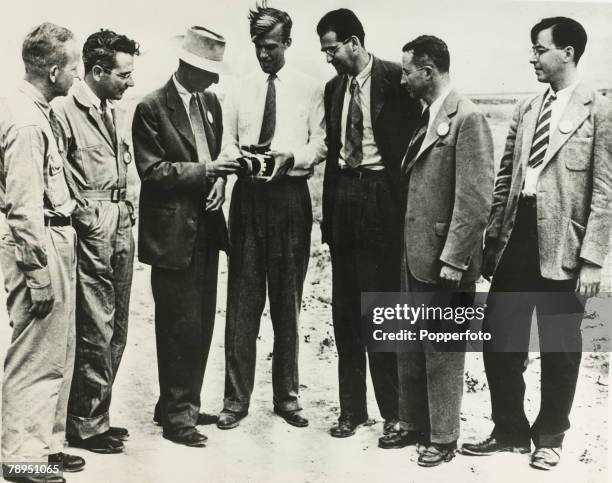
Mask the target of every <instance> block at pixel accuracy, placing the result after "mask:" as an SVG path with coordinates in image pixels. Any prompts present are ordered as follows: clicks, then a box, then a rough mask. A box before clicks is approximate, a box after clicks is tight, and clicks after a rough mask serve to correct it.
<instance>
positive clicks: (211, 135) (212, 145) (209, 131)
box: [198, 92, 217, 161]
mask: <svg viewBox="0 0 612 483" xmlns="http://www.w3.org/2000/svg"><path fill="white" fill-rule="evenodd" d="M198 97H199V99H200V103H201V104H202V109H203V111H204V112H202V121H203V122H204V132H205V133H206V143H207V144H208V150H209V152H210V156H211V161H212V160H213V158H214V154H213V153H214V152H215V150H216V145H217V140H216V137H215V131H214V130H213V128H212V126H211V123H210V119H209V118H208V116H211V119H212V113H211V111H210V109H209V108H208V106H207V105H206V96H204V93H203V92H198Z"/></svg>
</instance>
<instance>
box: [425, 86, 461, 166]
mask: <svg viewBox="0 0 612 483" xmlns="http://www.w3.org/2000/svg"><path fill="white" fill-rule="evenodd" d="M458 103H459V94H457V91H455V90H454V89H453V90H452V91H450V93H449V94H448V96H446V99H444V102H443V103H442V107H440V110H439V111H438V114H436V118H435V119H434V120H433V122H432V123H431V125H430V126H429V128H428V129H427V134H426V135H425V139H424V140H423V144H422V145H421V149H420V152H419V154H418V156H417V159H418V158H420V157H421V156H422V155H423V153H424V152H425V151H427V150H428V149H429V148H430V147H431V146H432V145H433V144H434V143H435V142H436V141H437V140H438V138H439V137H440V135H439V134H438V127H439V126H440V125H441V124H443V123H446V124H447V125H448V126H449V127H450V123H451V118H452V117H453V116H454V115H455V113H456V112H457V105H458ZM446 134H447V133H446ZM446 134H444V136H446Z"/></svg>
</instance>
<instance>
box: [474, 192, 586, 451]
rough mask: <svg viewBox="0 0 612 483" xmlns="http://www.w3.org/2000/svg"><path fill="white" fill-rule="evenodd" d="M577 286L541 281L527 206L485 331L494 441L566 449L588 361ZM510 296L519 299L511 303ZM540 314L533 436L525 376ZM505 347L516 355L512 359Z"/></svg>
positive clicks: (500, 272) (496, 282)
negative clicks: (580, 378) (583, 367)
mask: <svg viewBox="0 0 612 483" xmlns="http://www.w3.org/2000/svg"><path fill="white" fill-rule="evenodd" d="M575 286H576V280H575V279H573V280H550V279H545V278H543V277H542V275H541V273H540V256H539V253H538V230H537V211H536V207H535V206H530V205H529V204H527V202H525V201H523V200H522V199H521V200H520V201H519V207H518V212H517V214H516V221H515V226H514V230H513V232H512V234H511V236H510V240H509V241H508V245H507V247H506V250H505V252H504V254H503V255H502V258H501V260H500V262H499V266H498V267H497V270H496V272H495V275H494V277H493V282H492V284H491V290H490V291H489V297H488V299H487V309H486V311H485V324H484V328H485V329H486V330H489V331H490V332H491V342H485V345H484V353H483V359H484V366H485V372H486V375H487V381H488V384H489V389H490V391H491V409H492V419H493V422H494V423H495V428H494V430H493V436H495V437H496V438H497V439H499V440H502V441H506V442H509V443H513V444H517V445H520V444H527V443H529V440H530V438H531V439H533V441H534V443H535V444H536V446H538V447H539V446H547V447H556V446H561V443H562V442H563V438H564V436H565V432H566V431H567V430H568V429H569V427H570V422H569V414H570V412H571V408H572V403H573V400H574V393H575V391H576V383H577V381H578V370H579V368H580V359H581V356H582V353H581V352H580V351H581V347H582V342H581V341H582V337H581V333H580V324H581V322H582V318H583V315H584V305H583V304H582V301H580V300H579V298H578V297H577V295H576V293H575V292H574V288H575ZM508 292H516V294H514V293H513V294H512V297H513V298H512V299H511V303H509V299H508V297H509V296H508ZM497 293H500V295H499V296H497ZM515 297H516V298H515ZM534 309H535V310H536V314H537V320H538V333H539V341H540V350H541V353H540V356H541V357H540V359H541V377H540V379H541V388H540V392H541V402H540V412H539V413H538V416H537V418H536V420H535V422H534V424H533V426H531V428H530V427H529V421H528V419H527V416H526V414H525V407H524V397H525V381H524V379H523V373H524V372H525V369H526V367H527V358H528V352H527V351H528V345H529V334H530V327H531V319H532V315H533V311H534ZM504 346H506V349H505V350H507V347H511V348H512V350H513V352H506V351H505V350H504Z"/></svg>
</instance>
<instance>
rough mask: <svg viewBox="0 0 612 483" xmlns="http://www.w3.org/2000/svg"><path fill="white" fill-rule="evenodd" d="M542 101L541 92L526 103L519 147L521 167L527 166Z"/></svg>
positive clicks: (542, 95)
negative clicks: (520, 145) (521, 141)
mask: <svg viewBox="0 0 612 483" xmlns="http://www.w3.org/2000/svg"><path fill="white" fill-rule="evenodd" d="M543 102H544V94H541V95H539V96H537V97H535V98H534V99H532V101H531V102H530V103H529V104H528V105H527V107H526V108H525V112H524V113H523V120H522V124H523V138H522V139H523V145H522V148H521V167H522V168H523V170H524V168H525V167H526V166H527V162H528V161H529V154H530V152H531V144H532V143H533V135H534V134H535V130H536V126H537V124H538V117H539V114H540V110H541V109H542V103H543Z"/></svg>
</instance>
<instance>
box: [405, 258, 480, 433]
mask: <svg viewBox="0 0 612 483" xmlns="http://www.w3.org/2000/svg"><path fill="white" fill-rule="evenodd" d="M402 259H403V263H402V265H403V267H404V271H403V274H402V291H403V292H431V299H430V301H429V303H427V301H426V300H425V299H424V298H423V299H421V298H420V297H419V303H418V304H417V303H415V304H414V305H420V303H423V302H425V305H426V306H439V307H444V306H448V307H452V306H463V307H467V306H471V305H472V303H473V301H474V290H475V285H474V284H473V283H470V284H465V285H464V286H462V287H460V289H458V290H456V291H449V290H444V289H443V288H441V287H439V286H438V285H437V284H430V283H425V282H421V281H419V280H417V279H415V278H414V277H413V276H412V274H411V273H410V270H409V267H408V265H407V263H406V260H405V257H402ZM427 297H428V298H429V297H430V294H429V293H428V294H427ZM419 324H422V325H421V326H420V328H421V329H428V330H430V331H431V330H433V329H434V328H437V330H442V331H449V330H457V328H458V326H457V327H452V325H455V323H454V321H449V323H448V325H449V327H446V326H445V324H443V323H440V321H431V320H428V321H419ZM418 345H420V351H419V350H414V351H411V352H400V353H398V355H397V359H398V380H399V419H400V426H401V427H402V428H403V429H406V430H410V431H417V432H421V433H424V434H426V435H427V436H428V437H429V440H430V441H431V442H432V443H439V444H447V443H453V442H455V441H457V439H458V438H459V431H460V417H461V400H462V398H463V369H464V366H465V351H464V350H462V349H464V348H465V343H460V344H455V343H453V346H452V347H451V346H439V347H433V346H431V345H428V344H422V343H415V344H414V345H413V346H412V347H413V348H414V349H416V348H417V346H418ZM451 350H452V351H451Z"/></svg>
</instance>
